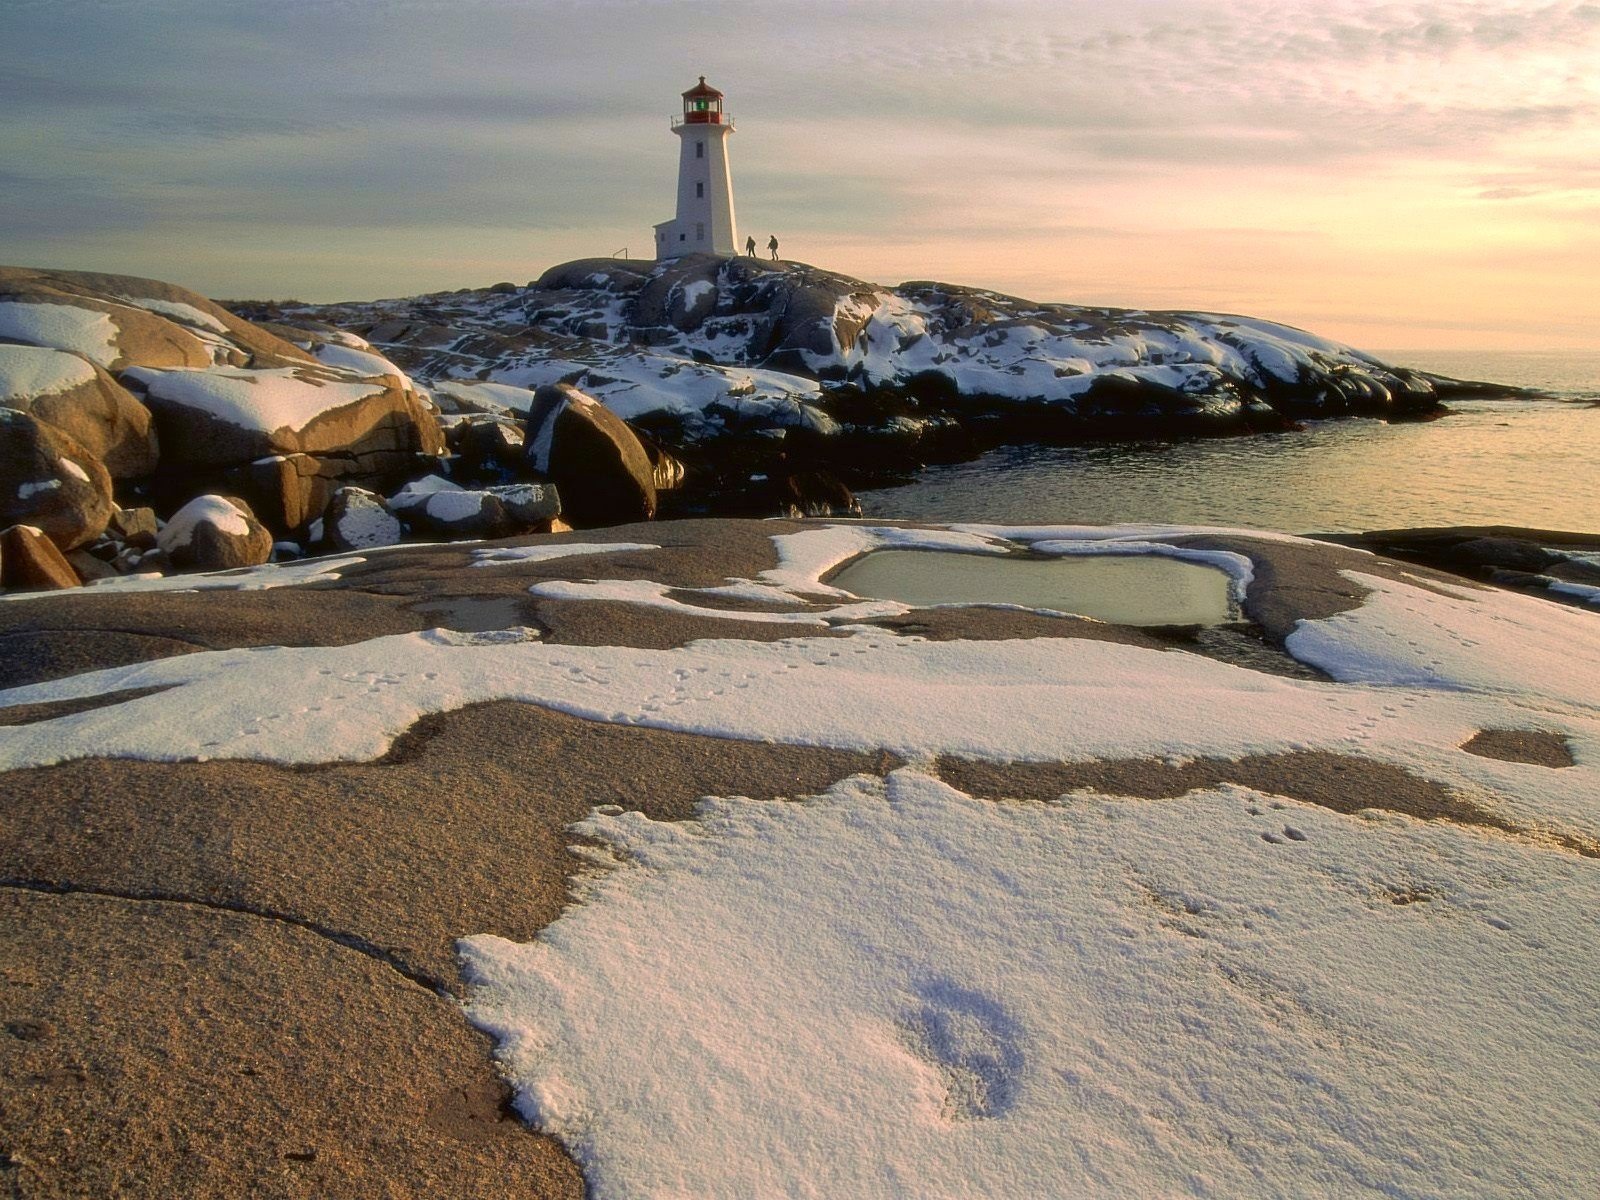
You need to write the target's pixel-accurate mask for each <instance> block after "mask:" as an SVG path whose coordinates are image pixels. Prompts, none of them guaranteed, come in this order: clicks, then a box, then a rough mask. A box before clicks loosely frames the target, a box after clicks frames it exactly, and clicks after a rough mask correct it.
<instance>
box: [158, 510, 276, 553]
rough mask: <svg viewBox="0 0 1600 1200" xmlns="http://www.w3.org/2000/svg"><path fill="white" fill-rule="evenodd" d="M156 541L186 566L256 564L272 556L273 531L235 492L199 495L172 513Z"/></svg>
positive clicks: (162, 548)
mask: <svg viewBox="0 0 1600 1200" xmlns="http://www.w3.org/2000/svg"><path fill="white" fill-rule="evenodd" d="M156 544H157V546H158V547H159V548H160V549H161V551H162V552H163V553H164V554H166V556H167V557H168V558H169V559H170V560H171V562H172V564H173V565H174V566H176V567H180V568H183V569H186V570H195V571H222V570H228V569H231V568H234V567H254V566H259V565H260V564H262V563H264V562H266V561H267V560H268V559H269V558H271V557H272V534H271V533H269V532H268V531H267V529H266V527H265V526H264V525H262V524H261V522H259V521H257V520H256V519H255V515H254V514H253V513H252V512H251V511H250V509H249V506H248V505H246V504H245V503H244V501H242V500H239V499H237V498H236V497H231V496H210V495H208V496H196V497H195V498H194V499H193V500H191V501H189V503H188V504H185V505H184V506H183V507H182V508H180V509H179V510H178V511H177V512H175V513H173V514H172V517H171V518H170V519H169V520H168V521H167V523H166V524H165V525H164V526H162V529H161V532H160V533H159V534H158V535H157V537H156Z"/></svg>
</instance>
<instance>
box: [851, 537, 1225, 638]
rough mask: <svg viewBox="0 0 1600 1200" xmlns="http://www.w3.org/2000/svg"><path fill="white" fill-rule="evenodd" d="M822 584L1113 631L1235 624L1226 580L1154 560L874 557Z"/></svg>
mask: <svg viewBox="0 0 1600 1200" xmlns="http://www.w3.org/2000/svg"><path fill="white" fill-rule="evenodd" d="M828 582H829V583H831V584H832V585H833V586H834V587H839V588H844V589H845V590H846V591H849V592H853V593H855V594H856V595H857V596H867V597H871V598H873V599H877V600H899V601H901V602H902V603H905V604H915V605H924V606H925V605H934V604H1020V605H1023V606H1025V607H1028V608H1048V609H1054V610H1056V611H1058V612H1066V613H1073V614H1075V615H1078V616H1084V617H1094V618H1095V619H1097V620H1101V621H1111V622H1114V623H1116V624H1119V625H1220V624H1222V623H1224V622H1226V621H1230V620H1236V619H1237V618H1238V614H1237V612H1236V610H1235V608H1234V605H1233V601H1232V599H1231V596H1230V591H1229V577H1228V575H1227V573H1226V572H1224V571H1221V570H1219V569H1217V568H1216V567H1211V566H1205V565H1203V564H1199V563H1192V562H1181V561H1178V560H1176V559H1172V558H1162V557H1156V556H1154V555H1141V554H1092V555H1074V556H1072V557H1068V558H1033V557H1027V556H1022V555H1008V556H1004V557H998V556H996V557H991V556H989V555H976V554H951V553H942V552H939V551H934V550H878V551H874V552H873V553H871V554H865V555H862V556H861V557H860V558H858V559H856V560H855V561H854V562H852V563H850V564H848V565H847V566H846V567H845V568H844V569H843V570H841V571H840V572H839V573H838V574H837V575H835V576H833V578H831V579H830V580H829V581H828Z"/></svg>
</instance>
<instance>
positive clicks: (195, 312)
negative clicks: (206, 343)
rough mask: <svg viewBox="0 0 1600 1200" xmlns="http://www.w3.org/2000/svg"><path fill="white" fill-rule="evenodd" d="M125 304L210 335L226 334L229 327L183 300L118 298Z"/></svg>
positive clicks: (135, 297) (146, 297)
mask: <svg viewBox="0 0 1600 1200" xmlns="http://www.w3.org/2000/svg"><path fill="white" fill-rule="evenodd" d="M117 299H118V300H121V301H122V302H123V303H124V304H131V305H132V306H133V307H135V308H142V309H145V310H146V311H148V312H153V313H158V314H160V315H161V316H163V317H170V318H172V320H174V321H177V322H178V323H179V324H182V325H192V326H194V327H195V328H196V329H204V330H206V331H208V332H210V333H221V334H226V333H227V332H228V327H227V326H226V325H224V324H223V323H222V322H221V321H219V320H217V318H216V317H213V316H212V315H211V314H210V313H208V312H205V311H204V310H203V309H198V308H196V307H195V306H194V305H192V304H185V303H183V301H181V300H156V299H153V298H152V297H149V296H118V297H117Z"/></svg>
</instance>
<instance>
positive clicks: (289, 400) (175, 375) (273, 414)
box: [123, 367, 384, 433]
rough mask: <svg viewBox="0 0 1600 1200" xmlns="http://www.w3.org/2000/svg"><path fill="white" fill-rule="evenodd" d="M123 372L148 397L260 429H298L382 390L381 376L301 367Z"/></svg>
mask: <svg viewBox="0 0 1600 1200" xmlns="http://www.w3.org/2000/svg"><path fill="white" fill-rule="evenodd" d="M123 378H124V379H131V380H133V381H135V382H137V383H139V384H141V385H143V386H144V387H145V388H146V389H147V390H148V392H149V395H150V398H151V399H152V400H156V401H164V402H166V403H168V404H175V405H177V406H179V407H181V408H188V409H194V410H196V411H199V412H203V413H207V414H209V415H210V416H213V417H216V418H217V419H218V420H221V421H226V422H228V423H229V424H231V425H237V426H239V427H240V428H241V429H255V430H260V431H262V432H265V433H272V432H274V431H276V430H279V429H289V430H292V431H296V432H298V431H299V430H302V429H304V428H305V427H306V426H307V425H309V424H310V423H311V422H312V421H314V420H316V418H318V417H320V416H322V415H323V414H324V413H327V412H331V411H333V410H334V409H336V408H343V407H344V406H346V405H348V404H356V403H359V402H360V401H362V400H366V399H368V398H370V397H372V396H379V395H382V394H383V392H384V385H383V384H382V383H381V382H355V381H350V380H344V379H335V378H333V377H331V376H325V375H322V374H320V373H317V372H315V371H309V370H307V369H305V368H301V367H275V368H271V369H267V370H250V369H247V368H244V367H204V368H174V369H171V370H159V369H156V368H154V367H135V368H133V369H131V370H128V371H124V372H123Z"/></svg>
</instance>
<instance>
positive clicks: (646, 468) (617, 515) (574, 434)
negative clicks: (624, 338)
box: [526, 384, 656, 528]
mask: <svg viewBox="0 0 1600 1200" xmlns="http://www.w3.org/2000/svg"><path fill="white" fill-rule="evenodd" d="M526 431H527V437H526V441H527V448H528V451H527V452H528V462H529V464H530V465H531V466H532V468H533V469H534V470H535V471H537V472H539V474H541V475H544V476H546V477H547V478H549V479H550V480H552V481H553V482H554V483H555V485H556V488H557V490H558V491H559V492H560V493H561V498H562V504H563V508H564V514H565V516H566V518H567V520H568V521H570V522H571V523H572V524H573V525H575V526H577V527H579V528H583V527H585V526H593V525H620V524H623V523H624V522H627V521H648V520H649V519H651V518H652V517H654V516H655V514H656V485H655V470H654V468H653V467H652V466H651V463H650V458H649V456H648V455H647V454H646V453H645V450H644V447H643V446H642V445H641V444H640V442H639V439H638V438H637V437H636V436H634V433H633V431H632V430H631V429H629V428H628V427H627V425H625V424H624V423H623V422H622V421H621V420H620V419H619V418H618V417H617V416H616V415H615V414H613V413H612V412H611V411H610V410H609V409H607V408H606V407H605V406H604V405H603V404H600V403H599V402H598V401H596V400H595V399H594V398H593V397H592V396H586V395H584V393H582V392H580V391H579V390H578V389H577V388H575V387H572V386H571V385H570V384H554V385H551V386H547V387H542V388H540V389H539V390H538V392H537V393H535V395H534V401H533V407H532V408H531V409H530V410H529V412H528V423H527V427H526Z"/></svg>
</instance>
